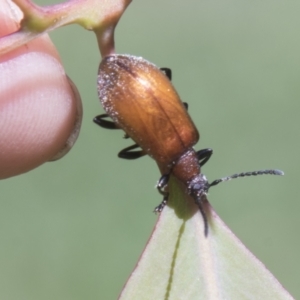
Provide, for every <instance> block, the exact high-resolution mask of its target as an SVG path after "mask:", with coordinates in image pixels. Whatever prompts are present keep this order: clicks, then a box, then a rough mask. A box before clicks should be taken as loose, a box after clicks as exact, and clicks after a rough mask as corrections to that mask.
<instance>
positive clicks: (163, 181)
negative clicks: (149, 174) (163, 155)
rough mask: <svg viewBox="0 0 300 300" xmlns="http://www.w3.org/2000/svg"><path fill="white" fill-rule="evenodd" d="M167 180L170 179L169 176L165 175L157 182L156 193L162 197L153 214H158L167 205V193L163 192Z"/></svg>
mask: <svg viewBox="0 0 300 300" xmlns="http://www.w3.org/2000/svg"><path fill="white" fill-rule="evenodd" d="M169 178H170V175H169V174H166V175H163V176H161V177H160V179H159V180H158V183H157V186H156V188H157V190H158V192H159V193H160V194H161V195H163V200H162V202H161V203H160V204H159V205H158V206H156V207H155V209H154V212H155V213H160V212H161V211H162V210H163V208H164V207H165V206H166V205H167V203H168V198H169V193H168V192H166V191H165V188H166V187H167V185H168V181H169Z"/></svg>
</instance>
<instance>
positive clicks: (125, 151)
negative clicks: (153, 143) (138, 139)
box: [118, 144, 146, 159]
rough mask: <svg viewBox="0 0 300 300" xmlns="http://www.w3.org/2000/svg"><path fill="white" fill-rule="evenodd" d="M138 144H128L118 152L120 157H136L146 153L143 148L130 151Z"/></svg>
mask: <svg viewBox="0 0 300 300" xmlns="http://www.w3.org/2000/svg"><path fill="white" fill-rule="evenodd" d="M138 147H139V145H138V144H134V145H132V146H129V147H127V148H125V149H123V150H121V151H120V152H119V154H118V156H119V157H120V158H125V159H137V158H139V157H142V156H144V155H146V153H145V152H144V151H143V150H138V151H131V150H133V149H136V148H138Z"/></svg>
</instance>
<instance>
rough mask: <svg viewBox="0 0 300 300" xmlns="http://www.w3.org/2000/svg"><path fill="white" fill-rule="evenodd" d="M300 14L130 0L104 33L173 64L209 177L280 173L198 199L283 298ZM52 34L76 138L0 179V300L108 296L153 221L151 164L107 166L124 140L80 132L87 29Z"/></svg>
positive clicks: (295, 188)
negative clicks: (76, 117) (72, 88)
mask: <svg viewBox="0 0 300 300" xmlns="http://www.w3.org/2000/svg"><path fill="white" fill-rule="evenodd" d="M39 3H40V4H42V2H39ZM52 3H53V2H52ZM43 4H51V2H49V1H47V2H44V3H43ZM299 11H300V2H299V1H293V0H286V1H278V0H265V1H261V0H259V1H258V0H254V1H247V2H246V1H236V0H227V1H223V0H222V1H221V0H216V1H205V0H204V1H196V0H188V1H174V0H165V1H161V0H160V1H159V0H152V1H146V0H139V1H133V2H132V3H131V5H130V6H129V7H128V9H127V11H126V12H125V14H124V16H123V18H122V19H121V21H120V23H119V25H118V27H117V31H116V46H117V52H119V53H129V54H134V55H139V56H143V57H145V58H146V59H148V60H150V61H152V62H154V63H155V64H157V65H158V66H161V67H162V66H167V67H170V68H172V70H173V83H174V85H175V86H176V88H177V90H178V92H179V94H180V95H181V97H182V99H183V100H184V101H186V102H188V103H189V108H190V109H189V111H190V114H191V116H192V118H193V120H194V121H195V123H196V125H197V127H198V129H199V131H200V134H201V139H200V142H199V143H198V144H197V145H196V148H197V149H200V148H205V147H211V148H213V149H214V155H213V157H212V158H211V161H210V162H209V163H208V164H207V165H206V166H205V168H204V170H203V172H204V173H205V174H206V175H207V177H208V178H209V179H210V180H213V179H216V178H219V177H220V176H225V175H230V174H232V173H235V172H239V171H250V170H256V169H263V168H279V169H282V170H284V171H285V174H286V175H285V176H284V177H272V176H264V177H260V178H248V179H247V180H246V179H240V180H236V181H232V182H229V183H226V184H222V185H220V186H218V187H216V188H214V189H212V190H211V191H210V195H209V199H210V202H211V204H212V205H213V206H214V208H215V209H216V211H217V212H218V214H219V215H220V216H221V218H222V219H223V220H224V221H225V222H226V223H227V224H228V226H229V227H230V228H231V229H232V231H233V232H234V233H235V234H236V235H237V236H238V237H239V238H240V239H241V240H242V241H243V243H244V244H245V245H246V246H247V247H248V248H249V249H250V250H251V251H252V252H253V253H254V254H255V255H256V256H257V257H258V258H259V259H260V260H261V261H262V262H263V263H264V264H265V265H266V266H267V268H268V269H269V270H270V271H271V272H272V273H273V274H274V275H275V276H276V277H277V279H278V280H279V281H280V282H281V283H282V284H283V285H284V286H285V287H286V288H287V290H288V291H289V292H290V293H291V294H292V295H293V296H294V297H295V298H300V285H299V268H300V260H299V253H300V237H299V228H300V218H299V211H300V202H299V199H298V195H299V174H300V173H299V172H300V171H299V165H300V164H299V147H300V142H299V125H300V120H299V113H300V103H299V97H300V84H299V78H300V60H299V53H300V41H299V29H300V18H299ZM51 37H52V38H53V41H54V43H55V45H56V46H57V48H58V50H59V52H60V54H61V57H62V60H63V63H64V66H65V68H66V71H67V73H68V75H69V76H70V77H71V78H72V79H73V80H74V82H75V83H76V85H77V86H78V88H79V91H80V93H81V96H82V99H83V104H84V119H83V125H82V131H81V135H80V137H79V139H78V142H77V143H76V145H75V147H74V148H73V150H72V151H71V152H70V153H69V154H68V155H67V156H66V157H65V158H63V159H62V160H60V161H57V162H54V163H47V164H45V165H43V166H42V167H40V168H38V169H36V170H34V171H32V172H30V173H28V174H25V175H22V176H18V177H16V178H11V179H8V180H4V181H2V182H1V183H0V188H1V202H0V239H1V246H0V299H6V300H16V299H22V300H27V299H30V300H33V299H34V300H35V299H36V300H46V299H47V300H48V299H57V300H58V299H59V300H69V299H70V300H77V299H80V300H81V299H116V298H117V296H118V294H119V293H120V291H121V289H122V286H123V284H124V283H125V281H126V279H127V277H128V275H129V274H130V272H131V271H132V270H133V268H134V266H135V264H136V262H137V260H138V258H139V256H140V254H141V251H142V250H143V248H144V246H145V243H146V241H147V239H148V237H149V235H150V233H151V231H152V228H153V225H154V224H155V221H156V218H157V217H156V216H155V215H154V214H153V213H152V210H153V208H154V207H155V206H156V205H157V204H158V203H159V202H160V200H161V196H160V195H159V194H158V193H157V191H156V190H155V189H154V185H155V183H156V181H157V179H158V178H159V172H158V169H157V167H156V164H155V163H154V161H152V160H151V159H150V158H142V159H140V160H137V161H126V160H121V159H118V158H117V153H118V151H119V150H121V149H123V148H124V147H126V146H129V145H130V144H131V142H130V141H128V140H124V139H122V136H123V134H122V133H121V132H119V131H118V132H115V131H113V132H111V131H109V130H104V129H100V128H98V127H97V126H96V125H94V124H93V122H92V119H93V117H94V116H95V115H97V114H99V113H101V112H103V110H102V108H101V107H100V104H99V101H98V99H97V90H96V74H97V69H98V64H99V61H100V56H99V51H98V48H97V43H96V39H95V37H94V35H93V33H90V32H88V31H85V30H83V29H82V28H80V27H79V26H69V27H65V28H62V29H59V30H57V31H56V32H54V33H52V34H51ZM199 234H202V233H201V232H199ZM245 276H246V274H245Z"/></svg>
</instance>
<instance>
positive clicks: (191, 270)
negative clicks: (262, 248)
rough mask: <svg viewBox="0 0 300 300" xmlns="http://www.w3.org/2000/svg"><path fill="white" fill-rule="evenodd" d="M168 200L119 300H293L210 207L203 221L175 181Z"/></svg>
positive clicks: (170, 185)
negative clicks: (206, 231)
mask: <svg viewBox="0 0 300 300" xmlns="http://www.w3.org/2000/svg"><path fill="white" fill-rule="evenodd" d="M169 188H170V200H169V205H168V206H166V207H165V208H164V210H163V212H162V213H161V215H160V216H159V219H158V221H157V223H156V226H155V228H154V231H153V233H152V235H151V237H150V239H149V241H148V243H147V246H146V248H145V250H144V252H143V254H142V255H141V257H140V259H139V262H138V264H137V266H136V268H135V269H134V271H133V273H132V274H131V276H130V277H129V280H128V281H127V283H126V285H125V287H124V289H123V291H122V293H121V295H120V300H127V299H128V300H132V299H143V300H146V299H151V300H153V299H165V300H166V299H170V300H171V299H182V300H183V299H189V300H191V299H213V300H215V299H231V300H232V299H293V298H292V296H291V295H290V294H289V293H288V292H287V291H286V290H285V289H284V288H283V287H282V286H281V285H280V283H279V282H278V281H277V280H276V278H275V277H274V276H273V275H272V274H271V273H270V272H269V271H268V270H267V269H266V267H265V266H264V265H263V264H262V263H261V262H260V261H259V260H258V259H257V258H256V257H255V256H254V255H253V254H252V253H251V252H250V251H249V250H248V249H247V248H246V247H245V246H244V245H243V244H242V243H241V242H240V241H239V240H238V239H237V237H236V236H235V235H234V234H233V233H232V232H231V231H230V230H229V228H228V227H226V225H225V224H224V223H223V222H222V220H221V219H220V218H219V217H218V215H217V214H216V213H215V211H214V210H213V209H212V207H211V206H210V205H209V203H204V205H203V206H204V209H205V211H206V213H207V217H208V222H209V234H208V237H205V236H204V224H203V219H202V216H201V214H200V212H199V211H198V209H197V207H196V205H194V203H193V200H192V199H190V198H189V197H188V196H187V195H186V193H185V192H184V191H185V190H184V187H182V186H181V185H180V183H178V182H176V180H175V179H174V178H172V180H171V182H170V184H169Z"/></svg>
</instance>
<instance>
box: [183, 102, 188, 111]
mask: <svg viewBox="0 0 300 300" xmlns="http://www.w3.org/2000/svg"><path fill="white" fill-rule="evenodd" d="M182 103H183V105H184V107H185V109H186V110H188V109H189V105H188V104H187V103H186V102H182Z"/></svg>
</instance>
